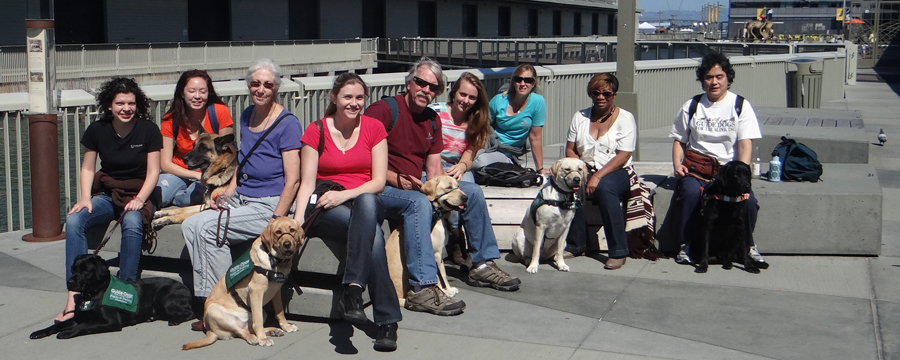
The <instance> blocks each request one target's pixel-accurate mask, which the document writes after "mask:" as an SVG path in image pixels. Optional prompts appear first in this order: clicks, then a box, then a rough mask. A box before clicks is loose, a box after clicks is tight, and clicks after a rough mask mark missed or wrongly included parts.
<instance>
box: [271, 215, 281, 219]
mask: <svg viewBox="0 0 900 360" xmlns="http://www.w3.org/2000/svg"><path fill="white" fill-rule="evenodd" d="M279 217H280V216H278V215H276V214H272V219H277V218H279Z"/></svg>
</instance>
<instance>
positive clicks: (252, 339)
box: [244, 334, 259, 346]
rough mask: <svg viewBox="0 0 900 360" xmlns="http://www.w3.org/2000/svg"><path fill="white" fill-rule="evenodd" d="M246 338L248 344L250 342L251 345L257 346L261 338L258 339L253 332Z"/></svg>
mask: <svg viewBox="0 0 900 360" xmlns="http://www.w3.org/2000/svg"><path fill="white" fill-rule="evenodd" d="M244 340H247V344H250V345H254V346H255V345H256V344H259V339H257V338H256V335H253V334H249V335H247V338H246V339H244Z"/></svg>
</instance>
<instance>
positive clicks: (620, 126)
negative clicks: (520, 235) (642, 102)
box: [566, 73, 637, 270]
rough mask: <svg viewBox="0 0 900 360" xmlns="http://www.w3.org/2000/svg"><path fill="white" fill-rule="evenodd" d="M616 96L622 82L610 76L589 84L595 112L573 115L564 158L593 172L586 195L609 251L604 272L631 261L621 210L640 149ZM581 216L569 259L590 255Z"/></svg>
mask: <svg viewBox="0 0 900 360" xmlns="http://www.w3.org/2000/svg"><path fill="white" fill-rule="evenodd" d="M618 90H619V80H618V79H616V77H615V76H614V75H612V74H609V73H604V74H597V75H595V76H594V77H593V78H591V80H590V81H589V82H588V86H587V94H588V96H590V98H591V101H592V102H593V106H591V107H589V108H587V109H583V110H581V111H578V112H576V113H575V116H574V117H573V118H572V125H571V126H570V127H569V134H568V136H567V137H566V156H567V157H573V158H579V159H581V160H583V161H584V162H585V163H586V164H587V165H588V169H590V171H591V175H590V176H589V178H588V181H587V185H586V186H585V193H586V194H587V197H588V198H589V199H593V200H594V203H595V204H598V205H599V206H600V215H601V217H602V219H603V224H604V225H605V226H603V231H604V232H605V233H606V241H607V244H608V245H609V260H607V261H606V265H605V266H604V267H605V268H606V269H608V270H616V269H618V268H621V267H622V265H624V264H625V257H626V256H628V239H627V238H626V235H625V210H624V209H623V207H622V205H621V204H622V203H625V201H626V200H628V198H629V196H630V183H629V179H630V176H631V174H632V173H633V172H634V170H633V169H632V168H631V164H632V161H631V153H632V152H634V149H635V146H636V145H637V138H636V136H635V127H636V126H635V122H634V115H632V114H631V113H630V112H628V111H626V110H623V109H620V108H619V107H617V106H616V104H615V101H614V100H615V97H616V92H617V91H618ZM589 203H590V202H585V205H587V204H589ZM580 213H581V211H579V213H578V214H577V215H576V218H575V220H573V221H572V230H571V231H570V232H569V233H570V236H569V238H568V244H567V246H566V252H567V254H566V255H567V256H576V255H580V254H582V253H583V252H584V251H585V250H586V249H587V239H586V236H585V229H584V227H585V224H584V218H583V216H581V214H580ZM570 254H571V255H570Z"/></svg>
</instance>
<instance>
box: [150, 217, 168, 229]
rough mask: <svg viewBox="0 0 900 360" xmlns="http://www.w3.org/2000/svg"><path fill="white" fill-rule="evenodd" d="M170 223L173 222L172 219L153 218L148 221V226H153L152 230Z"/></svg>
mask: <svg viewBox="0 0 900 360" xmlns="http://www.w3.org/2000/svg"><path fill="white" fill-rule="evenodd" d="M171 224H173V221H172V219H169V218H162V219H156V220H153V221H152V222H151V223H150V226H153V230H157V231H159V229H162V228H164V227H166V225H171Z"/></svg>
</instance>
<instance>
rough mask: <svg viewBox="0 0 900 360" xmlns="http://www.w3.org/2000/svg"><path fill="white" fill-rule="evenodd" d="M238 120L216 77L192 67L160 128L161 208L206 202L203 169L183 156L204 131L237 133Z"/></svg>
mask: <svg viewBox="0 0 900 360" xmlns="http://www.w3.org/2000/svg"><path fill="white" fill-rule="evenodd" d="M233 125H234V120H232V118H231V112H229V111H228V107H227V106H225V103H223V102H222V100H220V99H219V96H218V95H217V94H216V89H215V88H214V87H213V83H212V79H210V77H209V74H207V73H206V71H203V70H188V71H185V72H184V73H183V74H181V78H179V79H178V83H177V84H176V85H175V95H174V96H173V97H172V104H171V105H170V106H169V111H168V112H166V115H164V116H163V119H162V124H161V125H160V131H161V132H162V136H163V148H162V151H161V152H160V167H161V168H160V170H162V174H160V175H159V182H158V184H157V186H156V190H157V194H155V195H154V196H158V197H159V198H160V204H159V206H160V207H166V206H170V205H175V206H189V205H196V204H199V203H201V202H203V193H204V192H205V191H206V188H205V187H204V186H201V185H200V171H199V170H188V168H187V165H185V163H184V160H182V159H181V158H182V157H183V156H184V154H187V153H188V152H189V151H191V150H192V149H193V148H194V141H196V140H197V137H198V136H200V133H201V132H207V133H215V134H219V135H226V134H231V133H233V132H234V129H233V128H232V126H233Z"/></svg>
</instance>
